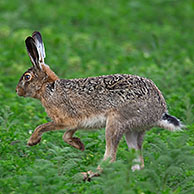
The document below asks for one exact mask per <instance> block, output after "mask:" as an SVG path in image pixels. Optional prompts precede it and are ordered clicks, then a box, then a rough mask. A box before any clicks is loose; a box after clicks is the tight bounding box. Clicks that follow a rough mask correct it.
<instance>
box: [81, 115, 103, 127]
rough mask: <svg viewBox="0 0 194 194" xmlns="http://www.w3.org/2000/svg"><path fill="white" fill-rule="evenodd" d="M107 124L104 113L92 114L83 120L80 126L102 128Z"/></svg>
mask: <svg viewBox="0 0 194 194" xmlns="http://www.w3.org/2000/svg"><path fill="white" fill-rule="evenodd" d="M105 125H106V117H105V115H103V114H100V115H95V116H91V117H88V118H85V119H84V120H82V121H81V123H80V127H81V128H84V129H96V128H102V127H105Z"/></svg>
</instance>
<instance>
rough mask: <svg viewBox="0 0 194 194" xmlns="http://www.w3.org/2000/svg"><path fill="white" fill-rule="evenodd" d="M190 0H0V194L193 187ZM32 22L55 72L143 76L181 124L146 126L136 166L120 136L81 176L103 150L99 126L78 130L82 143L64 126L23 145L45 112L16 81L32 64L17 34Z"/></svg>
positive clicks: (193, 12)
mask: <svg viewBox="0 0 194 194" xmlns="http://www.w3.org/2000/svg"><path fill="white" fill-rule="evenodd" d="M193 21H194V2H193V1H192V0H184V1H181V0H121V1H116V0H104V1H103V0H98V1H94V0H88V1H84V0H74V1H70V0H66V1H60V0H55V1H53V0H51V1H48V0H42V1H38V0H33V1H32V0H29V1H22V0H10V1H7V0H1V1H0V107H1V108H0V193H2V194H4V193H6V194H7V193H12V194H14V193H17V194H18V193H33V194H35V193H37V194H40V193H41V194H43V193H44V194H45V193H52V194H53V193H56V194H60V193H61V194H62V193H76V194H77V193H88V194H91V193H92V194H93V193H99V194H101V193H106V194H107V193H111V194H118V193H122V194H124V193H134V194H135V193H138V194H143V193H146V194H147V193H148V194H150V193H157V194H158V193H162V194H169V193H170V194H171V193H173V194H175V193H176V194H177V193H180V194H183V193H187V194H192V193H194V175H193V174H194V165H193V164H194V108H193V104H194V97H193V95H194V46H193V43H194V34H193V32H194V25H193ZM34 30H39V31H41V33H42V35H43V40H44V42H45V47H46V53H47V58H46V62H47V63H48V64H50V66H51V68H52V69H53V70H54V71H55V72H56V73H57V74H58V75H59V76H60V77H63V78H76V77H88V76H97V75H105V74H114V73H127V74H137V75H140V76H144V77H148V78H150V79H152V80H153V81H154V82H155V83H156V85H157V86H158V87H159V88H160V90H161V91H162V92H163V95H164V96H165V98H166V101H167V104H168V109H169V112H170V114H172V115H175V116H176V117H178V118H180V119H181V120H182V121H183V123H185V124H186V125H187V129H186V130H184V131H182V132H176V133H170V132H169V131H166V130H163V129H159V128H154V129H152V130H151V131H149V132H148V133H147V134H146V136H145V140H144V152H143V154H144V158H145V169H144V170H142V171H138V172H132V171H131V170H130V166H131V164H132V160H133V158H134V154H135V153H134V152H129V151H128V150H127V145H126V143H125V140H124V139H123V140H122V141H121V143H120V146H119V149H118V155H117V159H118V161H117V162H115V163H114V164H109V163H106V164H103V165H104V166H106V168H105V170H104V173H103V174H102V176H101V177H98V178H95V179H93V180H92V181H91V182H82V181H80V177H79V172H83V171H87V170H90V169H95V167H96V166H97V165H98V164H99V163H100V162H101V159H102V157H103V154H104V149H105V139H104V129H102V130H97V131H93V132H86V131H79V132H77V134H76V135H77V136H79V137H80V138H81V139H82V141H83V142H84V144H85V147H86V150H85V151H84V152H80V151H77V150H75V149H74V148H72V147H70V146H68V145H67V144H65V143H64V142H63V140H62V135H63V131H58V132H48V133H46V134H44V135H43V138H42V142H41V143H40V144H38V145H36V146H34V147H28V146H26V142H27V140H28V138H29V137H30V134H31V133H32V131H33V129H35V128H36V126H38V125H39V124H42V123H45V122H47V121H48V120H49V118H48V117H47V115H46V113H45V112H44V109H43V107H42V106H41V104H40V103H39V102H38V101H36V100H33V99H28V98H25V99H24V98H19V97H18V96H17V95H16V93H15V87H16V85H17V82H18V80H19V78H20V76H21V75H22V73H23V72H24V71H25V70H26V69H28V68H29V67H30V66H31V64H30V60H29V58H28V56H27V52H26V49H25V45H24V39H25V38H26V37H27V36H28V35H30V34H31V33H32V32H33V31H34Z"/></svg>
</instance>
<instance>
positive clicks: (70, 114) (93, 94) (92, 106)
mask: <svg viewBox="0 0 194 194" xmlns="http://www.w3.org/2000/svg"><path fill="white" fill-rule="evenodd" d="M25 44H26V48H27V52H28V55H29V57H30V60H31V62H32V65H33V66H32V67H31V68H30V69H28V70H27V71H26V72H25V73H24V74H23V75H22V77H21V78H20V80H19V83H18V85H17V87H16V92H17V94H18V95H19V96H23V97H31V98H36V99H38V100H40V101H41V103H42V105H43V106H44V107H45V110H46V112H47V114H48V116H49V117H50V118H51V120H52V121H51V122H48V123H45V124H42V125H40V126H38V127H37V128H36V129H35V130H34V132H33V134H32V136H31V137H30V139H29V141H28V143H27V144H28V145H29V146H34V145H36V144H38V143H39V142H40V141H41V136H42V134H43V133H44V132H46V131H54V130H59V129H66V132H65V133H64V135H63V140H64V141H65V142H66V143H68V144H69V145H71V146H73V147H75V148H77V149H79V150H81V151H84V144H83V143H82V142H81V140H80V139H79V138H77V137H74V133H75V132H76V131H77V130H78V129H98V128H103V127H105V137H106V151H105V154H104V160H107V159H108V158H110V160H111V161H112V162H113V161H115V159H116V152H117V147H118V144H119V141H120V140H121V138H122V136H123V135H125V138H126V142H127V145H128V148H129V149H131V148H133V149H135V150H139V153H140V155H139V158H138V159H137V161H138V162H140V164H136V165H134V166H133V167H132V170H136V169H141V168H143V167H144V161H143V157H142V154H141V149H142V142H143V136H144V134H145V132H146V131H147V130H149V129H151V128H152V127H154V126H156V127H161V128H165V129H168V130H170V131H179V130H181V128H182V124H181V122H180V121H179V120H178V119H177V118H176V117H174V116H171V115H169V114H168V111H167V106H166V103H165V99H164V97H163V96H162V93H161V92H160V91H159V89H158V88H157V87H156V85H155V84H154V83H153V81H151V80H149V79H146V78H143V77H139V76H136V75H127V74H115V75H105V76H99V77H88V78H79V79H60V78H58V76H57V75H56V74H55V73H54V72H53V71H52V70H51V69H50V67H49V66H48V65H46V64H45V62H44V58H45V56H46V55H45V49H44V44H43V41H42V37H41V34H40V33H39V32H36V31H35V32H34V33H33V34H32V37H31V36H29V37H27V39H26V40H25Z"/></svg>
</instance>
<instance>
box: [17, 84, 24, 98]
mask: <svg viewBox="0 0 194 194" xmlns="http://www.w3.org/2000/svg"><path fill="white" fill-rule="evenodd" d="M16 93H17V94H18V96H24V95H25V92H24V90H23V89H22V88H20V87H18V86H17V87H16Z"/></svg>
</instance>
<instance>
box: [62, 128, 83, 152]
mask: <svg viewBox="0 0 194 194" xmlns="http://www.w3.org/2000/svg"><path fill="white" fill-rule="evenodd" d="M76 131H77V129H70V130H67V131H66V132H65V133H64V135H63V140H64V142H66V143H68V144H69V145H71V146H73V147H74V148H77V149H79V150H81V151H84V149H85V148H84V144H83V143H82V142H81V140H80V139H79V138H78V137H73V134H74V133H75V132H76Z"/></svg>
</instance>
